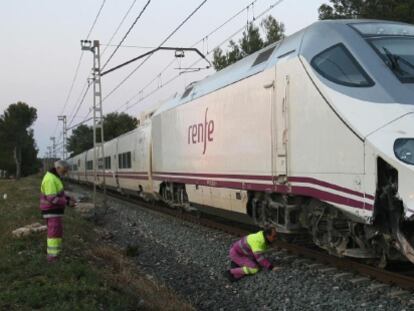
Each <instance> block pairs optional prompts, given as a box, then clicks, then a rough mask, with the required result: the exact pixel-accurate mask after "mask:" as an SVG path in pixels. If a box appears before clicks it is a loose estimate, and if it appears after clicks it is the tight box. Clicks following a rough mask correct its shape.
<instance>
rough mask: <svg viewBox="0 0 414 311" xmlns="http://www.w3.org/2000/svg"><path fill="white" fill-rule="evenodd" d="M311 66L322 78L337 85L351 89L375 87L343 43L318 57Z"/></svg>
mask: <svg viewBox="0 0 414 311" xmlns="http://www.w3.org/2000/svg"><path fill="white" fill-rule="evenodd" d="M311 65H312V67H313V68H314V69H315V70H316V71H317V72H318V73H319V74H320V75H321V76H323V77H324V78H326V79H328V80H330V81H332V82H334V83H337V84H342V85H346V86H351V87H368V86H373V85H374V82H373V81H372V80H371V78H370V77H369V76H368V74H367V73H366V72H365V71H364V69H362V67H361V65H359V64H358V62H357V61H356V59H355V58H354V57H353V56H352V54H351V52H349V51H348V49H347V48H346V47H345V46H344V45H343V44H342V43H340V44H336V45H334V46H332V47H330V48H328V49H326V50H325V51H323V52H321V53H319V54H318V55H316V56H315V57H314V58H313V59H312V62H311Z"/></svg>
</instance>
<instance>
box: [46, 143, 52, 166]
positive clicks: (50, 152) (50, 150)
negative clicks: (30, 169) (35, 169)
mask: <svg viewBox="0 0 414 311" xmlns="http://www.w3.org/2000/svg"><path fill="white" fill-rule="evenodd" d="M51 158H52V147H50V146H47V158H46V159H47V160H46V170H48V169H49V168H50V162H52V159H51Z"/></svg>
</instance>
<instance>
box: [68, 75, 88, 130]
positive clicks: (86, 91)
mask: <svg viewBox="0 0 414 311" xmlns="http://www.w3.org/2000/svg"><path fill="white" fill-rule="evenodd" d="M90 86H91V84H90V83H88V87H87V88H86V90H85V93H83V96H82V99H81V101H80V102H79V104H78V107H77V109H76V112H75V114H74V115H73V117H72V119H71V120H70V123H69V126H71V125H72V123H73V120H74V119H75V117H76V115H77V114H78V112H79V109H80V107H81V106H82V104H83V102H84V101H85V98H86V95H87V94H88V91H89V88H90Z"/></svg>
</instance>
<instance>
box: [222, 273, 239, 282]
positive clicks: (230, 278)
mask: <svg viewBox="0 0 414 311" xmlns="http://www.w3.org/2000/svg"><path fill="white" fill-rule="evenodd" d="M223 275H224V277H225V278H226V279H228V280H229V281H230V282H232V283H233V282H236V281H238V279H236V278H235V277H234V276H233V274H231V272H230V270H226V271H224V272H223Z"/></svg>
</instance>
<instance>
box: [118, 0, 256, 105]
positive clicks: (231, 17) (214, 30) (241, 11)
mask: <svg viewBox="0 0 414 311" xmlns="http://www.w3.org/2000/svg"><path fill="white" fill-rule="evenodd" d="M258 1H259V0H253V1H252V2H250V3H249V4H248V5H247V6H245V7H243V8H242V9H241V10H239V11H237V12H236V13H235V14H233V15H232V16H230V17H229V18H228V19H227V20H225V21H224V22H223V23H222V24H220V25H219V26H217V27H216V28H214V29H213V30H211V31H210V32H209V33H207V34H206V35H204V36H203V37H202V38H201V39H200V40H198V41H196V42H194V43H193V44H192V45H191V47H192V48H193V47H195V46H197V45H198V44H200V43H204V42H205V41H208V38H209V37H211V36H212V35H213V34H215V33H216V32H218V31H219V30H220V29H222V28H223V27H224V26H226V25H227V24H228V23H230V22H231V21H233V20H234V19H235V18H237V17H238V16H240V15H241V14H243V13H244V12H245V11H247V10H248V9H249V7H251V6H253V5H254V4H255V3H256V2H258ZM207 53H208V45H207ZM174 63H175V59H173V60H172V61H171V62H169V63H168V64H167V65H166V66H165V67H164V68H163V69H162V70H161V72H160V73H158V74H157V75H156V76H155V77H154V78H153V79H152V80H151V81H150V82H148V83H147V84H146V85H145V86H144V87H143V88H142V89H140V91H139V92H138V93H136V94H135V95H134V96H132V97H131V98H130V99H128V100H127V101H126V102H125V103H124V104H123V105H121V106H120V107H119V108H118V109H121V108H123V107H124V106H127V105H128V104H129V103H130V102H131V101H133V100H134V99H135V98H136V97H137V96H139V94H142V93H143V92H144V91H145V90H146V89H147V88H148V87H149V86H150V85H151V84H152V83H154V82H155V81H157V80H158V79H159V76H160V75H162V74H163V73H164V72H166V71H167V70H168V68H170V67H171V66H172V65H173V64H174ZM118 109H116V110H118Z"/></svg>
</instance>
